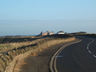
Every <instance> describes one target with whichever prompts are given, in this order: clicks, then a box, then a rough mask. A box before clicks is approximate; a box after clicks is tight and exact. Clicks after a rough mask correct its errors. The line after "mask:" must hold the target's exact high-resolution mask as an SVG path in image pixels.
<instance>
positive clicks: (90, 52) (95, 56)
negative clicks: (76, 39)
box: [86, 40, 96, 58]
mask: <svg viewBox="0 0 96 72" xmlns="http://www.w3.org/2000/svg"><path fill="white" fill-rule="evenodd" d="M94 41H95V40H92V41H91V42H90V43H88V45H87V48H86V49H87V50H88V52H89V54H92V51H91V50H90V49H89V46H90V44H92V43H93V42H94ZM92 56H93V57H94V58H96V55H95V54H92Z"/></svg>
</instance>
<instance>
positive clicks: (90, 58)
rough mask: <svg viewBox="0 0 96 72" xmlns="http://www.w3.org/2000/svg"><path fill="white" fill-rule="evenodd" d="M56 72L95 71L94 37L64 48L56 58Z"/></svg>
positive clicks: (95, 46) (95, 49) (95, 51)
mask: <svg viewBox="0 0 96 72" xmlns="http://www.w3.org/2000/svg"><path fill="white" fill-rule="evenodd" d="M56 68H57V71H58V72H96V39H95V38H82V41H81V42H79V43H76V44H72V45H70V46H68V47H66V48H64V49H63V50H62V51H61V52H60V53H59V55H58V56H57V58H56Z"/></svg>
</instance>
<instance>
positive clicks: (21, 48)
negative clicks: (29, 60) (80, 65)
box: [0, 37, 75, 72]
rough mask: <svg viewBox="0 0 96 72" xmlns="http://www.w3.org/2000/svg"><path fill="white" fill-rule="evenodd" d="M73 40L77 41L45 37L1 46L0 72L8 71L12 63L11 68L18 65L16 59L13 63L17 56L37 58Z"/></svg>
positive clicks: (71, 38) (72, 38)
mask: <svg viewBox="0 0 96 72" xmlns="http://www.w3.org/2000/svg"><path fill="white" fill-rule="evenodd" d="M72 40H75V38H74V37H69V38H68V39H67V38H50V37H49V38H48V37H45V38H40V39H39V38H38V39H36V40H33V41H25V42H14V43H4V44H0V72H4V71H5V70H6V69H8V67H7V66H10V63H11V66H12V65H14V64H15V63H16V59H15V61H14V62H13V63H12V61H13V60H14V58H16V56H19V58H24V57H27V56H28V55H30V54H31V55H33V56H37V55H38V53H39V52H42V51H43V50H44V49H46V48H48V47H50V46H52V45H56V44H59V43H63V42H68V41H72ZM17 59H18V58H17ZM6 67H7V68H6ZM6 72H7V71H6ZM9 72H10V71H9Z"/></svg>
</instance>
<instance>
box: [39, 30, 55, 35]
mask: <svg viewBox="0 0 96 72" xmlns="http://www.w3.org/2000/svg"><path fill="white" fill-rule="evenodd" d="M53 34H54V33H53V32H49V31H47V32H44V33H43V32H41V33H40V34H39V36H46V35H53Z"/></svg>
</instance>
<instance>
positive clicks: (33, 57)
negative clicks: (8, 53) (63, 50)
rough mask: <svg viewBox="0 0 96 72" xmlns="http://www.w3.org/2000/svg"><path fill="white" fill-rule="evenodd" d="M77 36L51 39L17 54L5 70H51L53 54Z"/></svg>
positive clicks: (33, 71)
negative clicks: (50, 63)
mask: <svg viewBox="0 0 96 72" xmlns="http://www.w3.org/2000/svg"><path fill="white" fill-rule="evenodd" d="M73 41H76V39H75V38H68V39H57V40H50V41H47V42H45V43H43V44H40V45H39V46H38V48H36V49H34V50H30V51H28V52H26V53H24V54H21V55H18V56H16V57H15V58H14V59H13V61H12V62H11V63H10V64H9V65H8V66H7V68H6V70H5V72H49V61H50V58H51V56H52V55H53V54H54V53H55V52H56V51H57V50H58V49H59V48H60V47H61V46H62V45H63V44H66V43H68V42H73Z"/></svg>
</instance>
